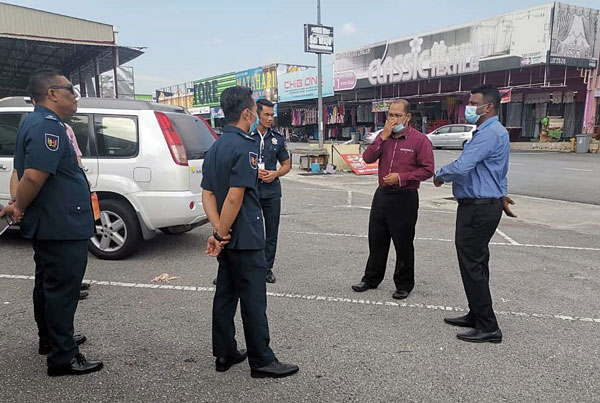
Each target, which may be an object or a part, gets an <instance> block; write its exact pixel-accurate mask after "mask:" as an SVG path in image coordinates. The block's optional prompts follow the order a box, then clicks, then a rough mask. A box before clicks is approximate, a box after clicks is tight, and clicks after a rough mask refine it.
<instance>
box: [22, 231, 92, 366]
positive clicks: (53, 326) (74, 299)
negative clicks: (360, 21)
mask: <svg viewBox="0 0 600 403" xmlns="http://www.w3.org/2000/svg"><path fill="white" fill-rule="evenodd" d="M87 244H88V241H87V240H81V241H39V240H34V241H33V250H34V256H33V258H34V260H35V286H34V288H33V312H34V317H35V322H36V323H37V327H38V335H39V337H40V340H41V341H43V342H46V341H47V342H48V343H49V345H50V353H49V354H48V357H47V361H48V366H61V365H67V364H69V363H70V362H71V360H72V359H73V357H75V355H76V354H78V353H79V349H78V348H77V345H76V344H75V341H73V320H74V318H75V311H76V310H77V303H78V302H79V290H80V288H81V281H82V280H83V275H84V274H85V268H86V265H87V256H88V255H87V253H88V252H87V250H88V249H87Z"/></svg>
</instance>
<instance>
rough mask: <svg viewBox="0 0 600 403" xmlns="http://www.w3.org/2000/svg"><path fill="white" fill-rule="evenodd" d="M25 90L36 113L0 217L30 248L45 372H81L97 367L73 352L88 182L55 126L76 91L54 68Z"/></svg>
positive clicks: (21, 135) (60, 126) (73, 104)
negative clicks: (7, 219) (18, 229)
mask: <svg viewBox="0 0 600 403" xmlns="http://www.w3.org/2000/svg"><path fill="white" fill-rule="evenodd" d="M28 92H29V94H30V95H31V97H32V98H33V100H34V102H35V109H34V112H33V113H31V114H29V115H28V116H27V118H26V119H25V121H24V122H23V124H22V125H21V127H20V129H19V132H18V133H17V141H16V149H15V159H14V164H15V168H16V170H17V175H18V179H19V184H18V187H17V191H16V200H14V201H13V202H12V204H11V205H9V206H8V207H6V208H5V209H4V210H3V211H2V212H0V216H4V215H7V214H8V215H10V216H12V217H13V220H14V221H16V222H19V223H20V227H21V233H22V235H23V236H24V237H26V238H28V239H31V240H32V243H33V250H34V260H35V286H34V290H33V306H34V316H35V321H36V323H37V326H38V332H39V338H40V348H39V352H40V354H48V357H47V362H48V375H50V376H58V375H81V374H86V373H89V372H94V371H98V370H100V369H102V366H103V364H102V362H101V361H87V360H86V359H85V357H84V356H83V355H82V354H80V353H79V348H78V347H77V344H81V343H82V342H83V341H85V338H83V339H81V338H80V339H79V340H75V339H74V338H73V319H74V316H75V311H76V309H77V302H78V299H79V290H80V287H81V281H82V279H83V275H84V273H85V268H86V265H87V242H88V239H89V238H91V237H92V235H93V234H94V218H93V213H92V206H91V199H90V190H89V187H88V182H87V179H86V176H85V174H84V173H83V171H82V170H81V168H80V167H79V165H78V163H77V156H76V155H75V151H74V149H73V146H72V145H71V142H70V141H69V139H68V137H67V134H66V129H65V125H64V123H63V121H62V119H63V118H64V117H65V116H67V115H71V114H73V113H75V112H76V111H77V100H78V99H79V94H78V93H77V91H76V90H75V89H74V88H73V85H72V84H71V83H70V82H69V80H68V79H67V78H66V77H64V76H63V75H62V74H61V73H60V72H58V71H55V70H41V71H39V72H36V73H35V74H34V75H33V76H31V78H30V81H29V87H28Z"/></svg>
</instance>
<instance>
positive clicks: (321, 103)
mask: <svg viewBox="0 0 600 403" xmlns="http://www.w3.org/2000/svg"><path fill="white" fill-rule="evenodd" d="M317 25H321V0H317ZM322 74H323V72H322V66H321V54H320V53H317V80H318V81H319V87H318V88H319V93H318V97H319V101H318V104H319V119H318V122H319V147H320V148H323V138H324V137H323V130H324V127H323V75H322Z"/></svg>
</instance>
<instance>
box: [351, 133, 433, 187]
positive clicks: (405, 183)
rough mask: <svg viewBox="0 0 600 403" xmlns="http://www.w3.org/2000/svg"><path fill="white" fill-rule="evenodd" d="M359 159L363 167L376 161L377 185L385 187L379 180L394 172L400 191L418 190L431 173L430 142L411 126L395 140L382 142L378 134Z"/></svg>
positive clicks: (431, 152) (391, 138) (431, 154)
mask: <svg viewBox="0 0 600 403" xmlns="http://www.w3.org/2000/svg"><path fill="white" fill-rule="evenodd" d="M363 160H364V161H365V162H366V163H367V164H372V163H374V162H375V161H377V160H379V185H380V186H387V185H386V184H385V182H384V181H383V178H384V177H385V176H387V175H388V174H390V173H391V172H395V173H397V174H398V176H399V177H400V188H402V189H418V188H419V186H420V184H421V182H423V181H425V180H427V179H429V178H431V177H432V176H433V173H434V172H435V163H434V160H433V149H432V147H431V142H430V141H429V139H428V138H427V137H426V136H425V135H424V134H423V133H421V132H419V131H418V130H416V129H414V128H412V127H409V128H408V129H406V130H405V132H404V133H403V134H402V136H400V137H398V138H396V139H395V138H393V137H391V136H390V137H388V139H387V140H383V139H382V138H381V133H380V134H379V135H378V136H377V138H376V139H375V141H373V143H372V144H371V145H370V146H369V147H368V148H367V149H366V150H365V152H364V154H363ZM395 187H397V186H395Z"/></svg>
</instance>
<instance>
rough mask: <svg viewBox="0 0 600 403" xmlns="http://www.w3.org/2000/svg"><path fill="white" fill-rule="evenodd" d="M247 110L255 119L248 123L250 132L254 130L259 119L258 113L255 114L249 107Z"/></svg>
mask: <svg viewBox="0 0 600 403" xmlns="http://www.w3.org/2000/svg"><path fill="white" fill-rule="evenodd" d="M248 111H249V112H250V113H251V114H252V115H254V117H255V118H256V120H255V121H254V123H252V124H251V125H250V130H249V133H252V132H253V131H254V130H256V128H257V127H258V122H259V119H258V115H257V114H256V113H254V112H252V111H251V110H250V109H248Z"/></svg>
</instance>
